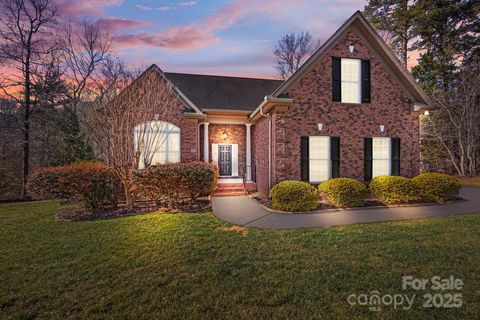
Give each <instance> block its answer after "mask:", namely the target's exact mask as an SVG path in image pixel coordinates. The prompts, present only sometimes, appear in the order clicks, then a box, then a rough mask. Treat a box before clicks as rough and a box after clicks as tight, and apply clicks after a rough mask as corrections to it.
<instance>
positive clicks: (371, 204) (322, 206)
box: [253, 196, 465, 213]
mask: <svg viewBox="0 0 480 320" xmlns="http://www.w3.org/2000/svg"><path fill="white" fill-rule="evenodd" d="M253 199H254V200H255V201H257V202H258V203H259V204H261V205H263V206H265V207H266V208H268V209H270V210H272V211H275V212H277V213H284V212H283V211H279V210H276V209H274V208H273V206H272V201H271V200H270V199H266V198H262V197H259V196H253ZM461 201H465V199H463V198H460V197H456V198H454V199H451V200H449V201H446V202H444V203H443V204H447V203H453V202H461ZM438 204H439V203H436V202H428V201H422V200H418V201H412V202H409V203H404V204H396V205H386V204H384V203H382V202H380V201H378V200H376V199H367V200H366V201H365V204H364V205H363V206H362V207H344V208H336V207H334V206H332V205H330V204H328V203H326V202H324V201H323V200H322V201H319V204H318V207H317V208H316V209H314V210H311V211H304V212H295V213H318V211H322V210H328V209H334V210H351V209H367V208H398V207H415V206H421V205H438ZM285 213H292V212H285Z"/></svg>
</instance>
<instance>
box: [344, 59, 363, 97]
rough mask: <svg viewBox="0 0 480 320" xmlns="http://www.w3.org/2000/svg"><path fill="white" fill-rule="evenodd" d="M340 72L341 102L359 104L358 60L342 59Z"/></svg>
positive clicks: (359, 66)
mask: <svg viewBox="0 0 480 320" xmlns="http://www.w3.org/2000/svg"><path fill="white" fill-rule="evenodd" d="M341 72H342V75H341V79H342V90H341V92H342V102H345V103H360V97H361V92H360V72H361V65H360V60H358V59H342V65H341Z"/></svg>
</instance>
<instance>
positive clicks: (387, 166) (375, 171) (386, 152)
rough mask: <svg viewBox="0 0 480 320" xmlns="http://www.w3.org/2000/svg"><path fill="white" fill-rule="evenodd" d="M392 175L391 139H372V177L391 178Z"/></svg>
mask: <svg viewBox="0 0 480 320" xmlns="http://www.w3.org/2000/svg"><path fill="white" fill-rule="evenodd" d="M390 174H391V141H390V138H373V139H372V177H373V178H375V177H378V176H389V175H390Z"/></svg>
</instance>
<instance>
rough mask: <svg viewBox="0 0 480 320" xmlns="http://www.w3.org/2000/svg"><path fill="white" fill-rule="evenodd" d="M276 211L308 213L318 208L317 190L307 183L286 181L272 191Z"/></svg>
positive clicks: (271, 195) (271, 196)
mask: <svg viewBox="0 0 480 320" xmlns="http://www.w3.org/2000/svg"><path fill="white" fill-rule="evenodd" d="M270 198H271V199H272V205H273V208H274V209H277V210H282V211H308V210H313V209H316V208H317V207H318V192H317V189H316V188H315V187H314V186H312V185H310V184H309V183H307V182H302V181H295V180H285V181H282V182H279V183H277V184H276V185H275V186H273V188H272V189H271V190H270Z"/></svg>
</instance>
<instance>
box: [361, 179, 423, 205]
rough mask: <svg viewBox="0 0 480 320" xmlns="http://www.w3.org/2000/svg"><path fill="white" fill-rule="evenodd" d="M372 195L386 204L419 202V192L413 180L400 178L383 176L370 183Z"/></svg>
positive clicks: (369, 187)
mask: <svg viewBox="0 0 480 320" xmlns="http://www.w3.org/2000/svg"><path fill="white" fill-rule="evenodd" d="M368 189H369V190H370V193H371V194H372V195H373V196H374V197H375V198H377V199H378V200H379V201H381V202H383V203H385V204H399V203H408V202H412V201H415V200H419V199H420V196H419V192H418V190H417V187H416V185H415V183H414V182H413V181H412V179H408V178H405V177H399V176H381V177H376V178H374V179H373V180H372V181H370V183H369V185H368Z"/></svg>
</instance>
